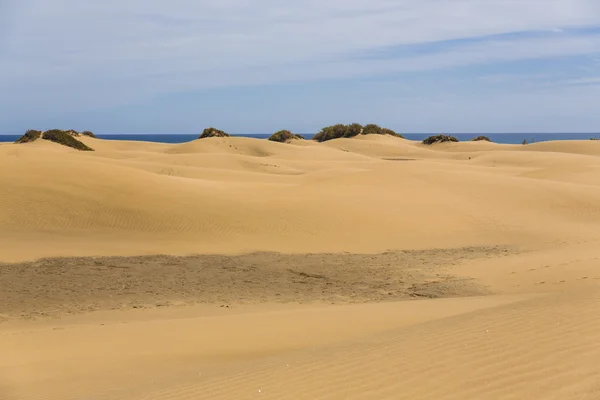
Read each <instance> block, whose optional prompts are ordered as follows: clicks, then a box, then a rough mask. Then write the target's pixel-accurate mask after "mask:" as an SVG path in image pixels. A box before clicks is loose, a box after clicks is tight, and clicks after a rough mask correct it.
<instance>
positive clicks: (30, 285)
mask: <svg viewBox="0 0 600 400" xmlns="http://www.w3.org/2000/svg"><path fill="white" fill-rule="evenodd" d="M78 139H79V140H80V141H81V142H83V143H85V144H86V145H87V146H89V147H91V148H93V150H94V151H89V152H87V151H85V152H83V151H77V150H74V149H71V148H68V147H65V146H61V145H59V144H56V143H52V142H49V141H46V140H37V141H35V142H32V143H25V144H12V143H10V144H9V143H2V144H0V171H1V172H0V296H1V301H0V354H2V357H0V399H6V400H17V399H18V400H25V399H40V400H41V399H84V398H85V399H94V400H104V399H111V400H115V399H118V400H120V399H140V400H141V399H145V400H149V399H167V400H183V399H196V398H199V399H200V398H206V399H208V398H210V399H217V400H219V399H260V398H263V399H336V400H337V399H399V398H412V399H432V398H435V399H511V398H512V399H516V398H537V399H594V398H598V397H600V365H599V364H598V362H597V360H598V359H600V346H599V345H598V338H599V337H600V252H599V251H598V248H599V246H600V142H598V141H592V140H572V141H548V142H540V143H533V144H527V145H520V144H519V145H515V144H498V143H491V142H487V141H478V142H459V143H436V144H433V145H425V144H422V143H420V142H417V141H411V140H405V139H401V138H397V137H391V136H386V135H359V136H357V137H354V138H351V139H350V138H349V139H335V140H330V141H327V142H323V143H317V142H314V141H310V140H292V141H291V142H289V143H276V142H271V141H267V140H259V139H252V138H241V137H227V138H208V139H201V140H195V141H191V142H187V143H151V142H140V141H135V142H134V141H116V140H104V139H96V138H91V137H81V138H78Z"/></svg>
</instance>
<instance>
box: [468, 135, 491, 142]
mask: <svg viewBox="0 0 600 400" xmlns="http://www.w3.org/2000/svg"><path fill="white" fill-rule="evenodd" d="M480 141H486V142H491V140H490V138H489V137H487V136H477V137H476V138H473V139H471V142H480Z"/></svg>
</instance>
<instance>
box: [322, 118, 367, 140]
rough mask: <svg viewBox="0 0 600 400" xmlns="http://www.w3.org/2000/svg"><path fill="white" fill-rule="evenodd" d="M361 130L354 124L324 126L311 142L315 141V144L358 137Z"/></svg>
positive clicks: (358, 125) (359, 126)
mask: <svg viewBox="0 0 600 400" xmlns="http://www.w3.org/2000/svg"><path fill="white" fill-rule="evenodd" d="M362 129H363V128H362V126H361V125H360V124H356V123H355V124H350V125H344V124H336V125H331V126H326V127H325V128H323V129H321V131H320V132H319V133H317V134H316V135H315V136H314V137H313V140H316V141H317V142H325V141H327V140H332V139H339V138H351V137H354V136H356V135H359V134H360V133H361V132H362Z"/></svg>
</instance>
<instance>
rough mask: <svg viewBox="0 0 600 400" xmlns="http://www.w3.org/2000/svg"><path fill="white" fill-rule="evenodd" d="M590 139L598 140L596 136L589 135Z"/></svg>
mask: <svg viewBox="0 0 600 400" xmlns="http://www.w3.org/2000/svg"><path fill="white" fill-rule="evenodd" d="M590 140H598V138H597V137H591V138H590Z"/></svg>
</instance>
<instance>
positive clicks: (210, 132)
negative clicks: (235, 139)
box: [198, 127, 230, 139]
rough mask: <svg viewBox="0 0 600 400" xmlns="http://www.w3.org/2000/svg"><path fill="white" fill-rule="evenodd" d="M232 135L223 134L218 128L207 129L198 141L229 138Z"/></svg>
mask: <svg viewBox="0 0 600 400" xmlns="http://www.w3.org/2000/svg"><path fill="white" fill-rule="evenodd" d="M229 136H230V135H229V134H228V133H226V132H223V131H222V130H220V129H217V128H212V127H211V128H206V129H205V130H204V131H202V135H200V137H199V138H198V139H204V138H209V137H229Z"/></svg>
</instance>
